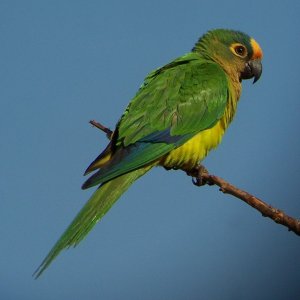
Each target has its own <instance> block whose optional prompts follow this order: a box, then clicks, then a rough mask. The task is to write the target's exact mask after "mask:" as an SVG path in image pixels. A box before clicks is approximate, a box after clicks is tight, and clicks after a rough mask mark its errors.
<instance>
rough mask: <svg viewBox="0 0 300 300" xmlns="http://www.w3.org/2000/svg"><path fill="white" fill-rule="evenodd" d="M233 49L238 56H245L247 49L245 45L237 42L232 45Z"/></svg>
mask: <svg viewBox="0 0 300 300" xmlns="http://www.w3.org/2000/svg"><path fill="white" fill-rule="evenodd" d="M233 50H234V52H235V54H237V55H238V56H240V57H246V56H247V49H246V47H245V46H243V45H241V44H238V45H234V46H233Z"/></svg>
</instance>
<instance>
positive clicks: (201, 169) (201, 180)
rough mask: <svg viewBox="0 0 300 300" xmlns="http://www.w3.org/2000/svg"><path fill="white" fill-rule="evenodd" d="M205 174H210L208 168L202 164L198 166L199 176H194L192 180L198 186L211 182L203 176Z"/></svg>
mask: <svg viewBox="0 0 300 300" xmlns="http://www.w3.org/2000/svg"><path fill="white" fill-rule="evenodd" d="M204 174H208V171H207V170H206V168H205V167H204V166H202V165H199V166H198V167H197V176H196V177H193V178H192V182H193V184H194V185H196V186H203V185H206V184H209V183H208V181H207V180H206V179H205V178H204V177H203V175H204Z"/></svg>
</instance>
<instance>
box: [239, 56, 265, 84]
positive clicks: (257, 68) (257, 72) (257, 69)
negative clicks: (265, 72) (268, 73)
mask: <svg viewBox="0 0 300 300" xmlns="http://www.w3.org/2000/svg"><path fill="white" fill-rule="evenodd" d="M261 73H262V64H261V60H260V59H254V60H250V61H249V62H247V63H246V65H245V69H244V71H243V72H242V73H241V79H250V78H253V77H254V80H253V83H255V82H256V81H257V80H258V79H259V78H260V76H261Z"/></svg>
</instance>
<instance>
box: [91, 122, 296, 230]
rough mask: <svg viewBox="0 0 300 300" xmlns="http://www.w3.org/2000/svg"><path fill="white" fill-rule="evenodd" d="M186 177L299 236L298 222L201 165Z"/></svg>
mask: <svg viewBox="0 0 300 300" xmlns="http://www.w3.org/2000/svg"><path fill="white" fill-rule="evenodd" d="M90 124H92V125H93V126H95V127H97V128H98V129H100V130H101V131H103V132H105V133H106V136H107V137H108V139H111V136H112V134H113V131H111V130H110V129H109V128H107V127H105V126H103V125H102V124H100V123H98V122H96V121H94V120H92V121H90ZM187 175H189V176H192V177H193V178H196V180H195V181H193V182H194V184H195V185H197V186H202V185H205V184H208V185H217V186H219V187H220V191H221V192H223V193H225V194H230V195H232V196H234V197H236V198H238V199H240V200H242V201H244V202H246V203H247V204H248V205H250V206H252V207H253V208H255V209H256V210H258V211H259V212H260V213H261V214H262V215H263V216H264V217H268V218H270V219H272V220H273V221H274V222H276V223H278V224H281V225H283V226H286V227H287V228H288V230H289V231H293V232H294V233H295V234H297V235H299V236H300V220H298V219H295V218H292V217H290V216H288V215H287V214H285V213H284V212H283V211H282V210H279V209H277V208H275V207H273V206H271V205H269V204H267V203H265V202H264V201H262V200H261V199H259V198H257V197H255V196H253V195H251V194H249V193H248V192H246V191H243V190H241V189H239V188H237V187H235V186H234V185H232V184H230V183H229V182H227V181H225V180H224V179H222V178H220V177H218V176H215V175H211V174H209V173H208V171H207V170H206V169H205V168H204V167H203V166H202V165H199V166H198V167H196V168H194V169H193V170H191V171H189V172H187Z"/></svg>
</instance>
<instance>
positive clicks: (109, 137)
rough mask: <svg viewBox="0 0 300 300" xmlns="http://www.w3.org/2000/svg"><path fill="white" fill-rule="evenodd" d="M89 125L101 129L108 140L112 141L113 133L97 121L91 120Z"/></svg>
mask: <svg viewBox="0 0 300 300" xmlns="http://www.w3.org/2000/svg"><path fill="white" fill-rule="evenodd" d="M89 123H90V124H92V125H93V126H95V127H96V128H98V129H100V130H101V131H103V132H105V133H106V136H107V138H108V139H109V140H110V139H111V136H112V134H113V131H112V130H110V129H109V128H108V127H105V126H104V125H102V124H100V123H99V122H97V121H95V120H91V121H90V122H89Z"/></svg>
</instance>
